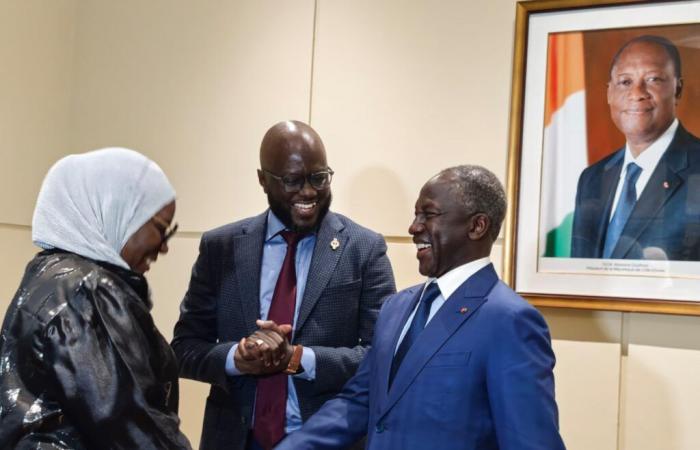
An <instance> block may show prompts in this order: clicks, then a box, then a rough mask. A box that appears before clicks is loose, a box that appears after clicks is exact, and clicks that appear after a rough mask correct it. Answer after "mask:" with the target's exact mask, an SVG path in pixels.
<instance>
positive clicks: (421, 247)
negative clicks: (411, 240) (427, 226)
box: [416, 242, 433, 258]
mask: <svg viewBox="0 0 700 450" xmlns="http://www.w3.org/2000/svg"><path fill="white" fill-rule="evenodd" d="M432 248H433V246H432V244H429V243H427V242H416V257H418V258H420V257H421V255H424V254H425V253H427V252H429V251H430V250H431V249H432Z"/></svg>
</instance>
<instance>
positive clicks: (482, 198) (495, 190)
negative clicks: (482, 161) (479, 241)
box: [440, 165, 506, 241]
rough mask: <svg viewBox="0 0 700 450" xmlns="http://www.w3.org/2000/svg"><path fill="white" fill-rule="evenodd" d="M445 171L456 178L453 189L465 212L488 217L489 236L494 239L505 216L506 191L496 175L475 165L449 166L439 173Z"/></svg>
mask: <svg viewBox="0 0 700 450" xmlns="http://www.w3.org/2000/svg"><path fill="white" fill-rule="evenodd" d="M445 173H449V174H451V175H454V177H455V178H456V181H455V186H454V187H453V189H454V190H455V194H456V195H458V196H459V197H460V198H461V200H462V202H463V203H464V209H465V210H466V212H467V214H468V215H472V214H476V213H484V214H486V216H487V217H488V218H489V221H490V222H491V226H490V228H489V236H490V237H491V240H492V241H495V240H496V238H498V233H499V232H500V230H501V224H502V223H503V219H504V218H505V216H506V193H505V191H504V189H503V185H502V184H501V182H500V181H499V180H498V178H497V177H496V175H494V174H493V172H491V171H490V170H488V169H487V168H485V167H482V166H475V165H461V166H455V167H450V168H448V169H445V170H443V171H442V172H440V175H442V174H445Z"/></svg>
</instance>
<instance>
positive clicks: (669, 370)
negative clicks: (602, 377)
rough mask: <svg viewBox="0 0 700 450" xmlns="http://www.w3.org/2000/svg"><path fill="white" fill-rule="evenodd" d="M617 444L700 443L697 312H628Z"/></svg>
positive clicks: (645, 448)
mask: <svg viewBox="0 0 700 450" xmlns="http://www.w3.org/2000/svg"><path fill="white" fill-rule="evenodd" d="M628 323H629V326H628V329H629V332H628V335H629V343H630V345H629V351H628V354H627V356H626V357H625V358H624V362H625V376H624V378H623V381H624V383H623V386H624V391H623V398H622V422H621V424H620V428H621V429H620V434H621V446H620V448H621V450H632V449H634V450H652V449H664V450H686V449H687V450H690V449H697V448H700V429H698V426H697V424H698V421H700V413H699V412H698V411H699V410H698V404H700V318H699V317H682V316H669V315H655V314H629V315H628Z"/></svg>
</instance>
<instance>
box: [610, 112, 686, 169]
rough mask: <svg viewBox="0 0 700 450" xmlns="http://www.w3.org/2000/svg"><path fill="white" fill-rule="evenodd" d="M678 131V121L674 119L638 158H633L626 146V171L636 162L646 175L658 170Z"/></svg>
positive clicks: (624, 165)
mask: <svg viewBox="0 0 700 450" xmlns="http://www.w3.org/2000/svg"><path fill="white" fill-rule="evenodd" d="M676 129H678V119H673V122H672V123H671V125H670V126H669V127H668V128H667V129H666V131H664V133H663V134H662V135H661V136H659V138H658V139H657V140H656V141H654V143H653V144H651V145H650V146H649V147H647V148H646V150H644V151H643V152H642V153H641V154H640V155H639V156H637V158H635V157H634V156H632V152H631V151H630V147H629V145H628V144H625V160H624V162H623V166H622V167H624V168H625V169H626V168H627V165H628V164H629V163H631V162H634V163H635V164H636V165H638V166H639V167H640V168H641V169H642V170H643V171H646V173H651V172H652V171H653V170H654V169H655V168H656V165H657V164H658V163H659V160H660V159H661V157H662V156H663V154H664V152H665V151H666V149H667V148H668V146H669V145H671V141H672V140H673V136H674V135H675V134H676Z"/></svg>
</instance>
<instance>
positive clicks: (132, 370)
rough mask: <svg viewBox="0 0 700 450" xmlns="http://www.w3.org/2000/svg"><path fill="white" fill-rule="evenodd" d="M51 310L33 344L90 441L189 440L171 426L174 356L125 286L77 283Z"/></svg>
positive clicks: (177, 443)
mask: <svg viewBox="0 0 700 450" xmlns="http://www.w3.org/2000/svg"><path fill="white" fill-rule="evenodd" d="M54 314H55V315H54V316H53V317H52V318H51V320H49V321H48V322H47V324H46V326H45V327H44V328H43V329H42V331H41V333H40V335H38V336H37V342H36V349H37V352H38V353H40V356H41V358H42V359H43V361H44V367H45V368H46V371H47V372H48V375H49V377H48V379H53V380H55V385H54V386H52V387H51V389H53V390H55V391H56V392H53V393H52V394H53V396H55V398H56V399H58V401H59V402H60V403H61V405H62V406H63V409H64V411H65V414H66V419H67V420H69V421H70V422H71V423H72V424H73V425H74V426H75V427H76V429H77V430H78V431H79V433H80V434H81V435H82V436H83V437H84V438H85V440H86V442H88V443H89V446H90V447H94V448H116V449H135V448H139V449H189V448H190V445H189V442H188V441H187V438H186V437H185V436H184V435H183V434H182V433H181V432H180V431H179V419H178V417H177V413H176V409H177V377H176V376H177V369H176V366H175V363H174V356H173V355H172V351H171V350H170V349H169V347H168V346H167V343H166V342H165V340H164V339H163V337H162V336H161V335H160V333H159V332H158V331H157V329H156V328H155V325H154V324H153V320H152V318H151V315H150V313H149V311H148V307H147V305H145V304H144V302H143V301H142V300H141V299H140V298H138V297H137V296H136V295H134V294H133V291H131V292H129V291H128V290H125V289H120V288H119V287H118V286H116V285H115V284H114V283H105V282H104V280H102V282H99V283H96V284H95V286H94V287H92V288H91V287H89V286H87V285H83V286H82V287H81V288H79V289H78V291H77V292H76V293H75V294H74V295H72V296H71V300H70V301H68V302H66V303H64V304H63V305H62V307H61V308H60V310H57V311H54ZM168 352H170V353H168Z"/></svg>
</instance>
